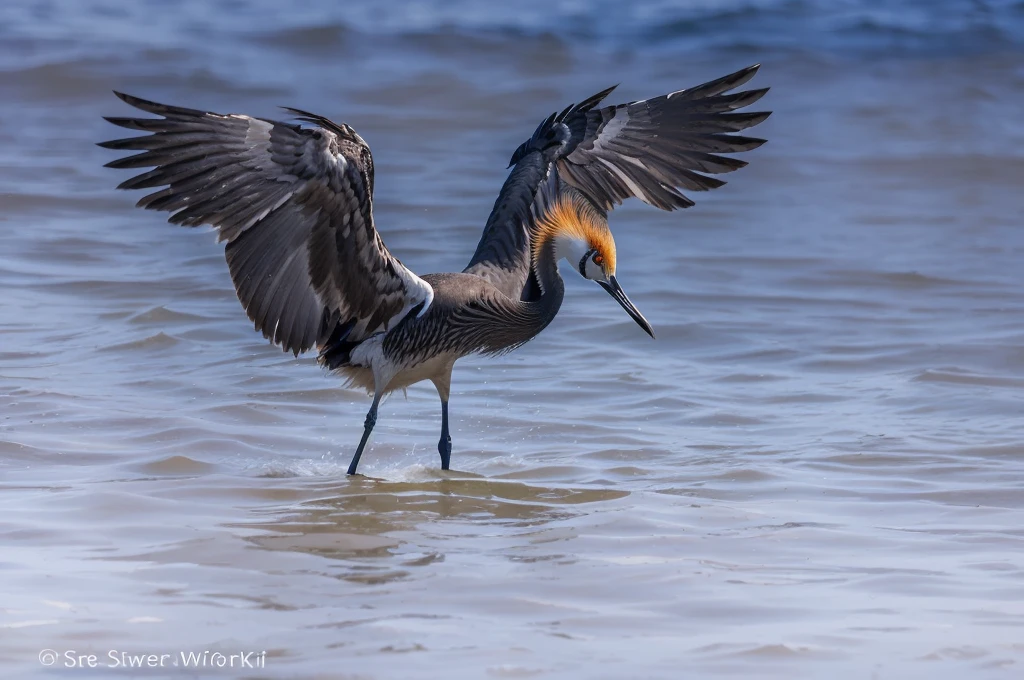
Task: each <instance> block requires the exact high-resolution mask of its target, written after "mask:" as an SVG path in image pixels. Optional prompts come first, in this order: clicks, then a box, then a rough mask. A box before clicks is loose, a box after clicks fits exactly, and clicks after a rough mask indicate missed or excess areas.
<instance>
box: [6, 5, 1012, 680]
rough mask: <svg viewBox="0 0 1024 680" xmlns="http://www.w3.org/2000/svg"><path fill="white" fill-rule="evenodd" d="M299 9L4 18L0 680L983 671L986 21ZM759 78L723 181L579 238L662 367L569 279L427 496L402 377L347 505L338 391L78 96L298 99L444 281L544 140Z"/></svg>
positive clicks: (1008, 77) (988, 329) (399, 233)
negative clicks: (751, 129) (680, 93)
mask: <svg viewBox="0 0 1024 680" xmlns="http://www.w3.org/2000/svg"><path fill="white" fill-rule="evenodd" d="M321 4H322V5H324V6H319V5H318V4H316V3H313V4H310V5H309V9H306V10H301V11H299V10H294V11H293V10H291V9H286V8H285V4H284V3H270V2H269V0H266V1H264V2H259V3H256V4H249V5H241V4H239V5H234V4H221V5H217V6H216V8H213V6H207V4H206V3H200V2H198V0H195V1H193V2H183V3H180V4H179V7H178V8H177V9H176V10H175V11H169V10H168V9H167V7H166V6H165V5H163V4H161V3H123V4H121V3H113V2H108V3H103V2H70V0H66V1H64V2H50V3H31V4H29V3H8V4H6V5H5V6H4V8H3V9H0V90H2V92H3V96H2V97H0V187H2V192H3V193H2V194H0V207H2V218H0V220H2V223H0V286H2V288H3V290H4V291H5V295H4V296H3V301H2V303H0V397H2V399H0V414H2V416H0V489H2V493H0V546H2V552H0V574H2V577H3V578H2V581H3V583H4V585H5V587H4V589H3V595H2V596H0V628H2V629H3V630H2V631H0V669H4V672H5V676H12V675H13V676H25V675H31V674H34V673H41V672H43V666H41V665H40V663H39V661H38V660H37V655H38V654H39V651H40V650H42V649H51V650H54V651H56V652H58V654H59V655H60V656H59V658H58V663H57V664H56V666H55V668H56V669H58V670H53V669H51V670H52V674H53V675H61V674H67V675H69V674H71V673H72V672H73V671H71V670H68V669H67V668H66V665H67V664H68V660H67V658H66V657H65V656H64V652H66V651H68V650H74V651H76V652H77V653H79V654H89V653H92V654H96V655H97V656H98V657H99V663H100V667H99V668H98V669H96V670H95V671H93V672H92V675H93V676H101V677H103V676H106V675H115V669H111V668H110V667H109V665H110V664H111V663H112V661H111V659H109V658H108V657H107V654H108V652H109V651H111V650H115V651H117V652H121V651H125V652H129V653H134V654H140V653H155V654H164V653H168V654H174V655H176V654H178V653H179V652H180V651H186V652H188V651H199V652H201V651H203V650H211V651H217V650H220V651H224V652H225V653H237V652H239V651H243V652H248V651H257V652H259V651H263V650H266V653H267V654H266V657H265V667H264V668H262V669H259V668H257V669H244V670H239V669H237V668H236V669H234V670H230V669H228V670H219V671H217V673H218V674H219V675H225V674H227V675H228V676H233V675H249V676H259V677H266V676H269V677H310V676H312V675H314V674H317V673H319V674H321V676H322V677H360V678H386V677H403V678H420V677H422V678H429V677H437V676H438V675H439V674H440V673H441V672H442V671H443V673H444V675H445V677H448V678H479V677H497V678H506V677H507V678H515V677H588V678H621V677H658V678H670V677H672V678H674V677H682V676H684V675H685V676H687V677H737V678H748V677H786V678H792V677H822V676H824V675H825V674H829V675H830V676H832V677H837V678H847V677H849V678H866V677H876V678H907V677H921V678H923V677H928V678H963V677H972V678H976V677H977V678H980V677H1016V676H1017V675H1019V674H1020V672H1021V670H1020V668H1021V664H1022V663H1024V642H1022V638H1021V635H1020V631H1021V630H1022V628H1021V626H1024V560H1022V552H1021V550H1022V543H1024V528H1022V526H1024V521H1022V520H1024V515H1022V509H1024V475H1022V474H1021V470H1022V463H1021V457H1022V454H1024V427H1022V424H1021V414H1022V413H1024V285H1022V284H1024V273H1022V269H1021V266H1020V263H1021V261H1022V258H1024V230H1022V228H1021V227H1022V225H1021V215H1022V211H1021V198H1020V187H1021V186H1024V123H1022V122H1021V118H1020V115H1019V113H1020V110H1021V106H1022V104H1024V52H1022V50H1021V45H1022V44H1024V41H1022V40H1021V38H1022V36H1024V30H1022V24H1024V9H1022V6H1021V5H1020V4H1019V3H1016V4H1014V3H1007V2H993V3H988V4H986V3H977V2H975V3H967V2H947V3H906V4H905V5H903V6H901V7H900V8H899V9H891V8H890V7H889V5H888V4H887V3H882V2H870V1H867V0H864V1H862V2H849V3H835V4H833V3H824V2H822V3H816V2H798V3H791V2H772V1H770V0H765V1H764V2H732V3H724V4H722V5H716V4H714V3H704V2H690V3H682V4H669V3H655V4H653V5H646V6H643V7H634V8H632V9H630V8H628V7H626V5H625V4H624V3H615V4H612V3H598V4H596V5H594V6H586V5H576V4H574V3H568V2H555V3H547V2H545V3H532V4H531V3H527V4H526V5H525V6H524V7H523V8H521V9H518V10H517V11H512V10H511V9H509V10H495V9H484V8H483V7H484V6H480V5H471V4H469V3H454V4H440V3H438V4H434V3H430V2H426V3H413V2H406V3H400V4H396V5H394V6H393V7H392V9H391V10H390V11H387V12H381V11H379V10H376V9H374V5H370V4H367V5H366V6H358V7H348V8H347V10H346V13H345V14H343V13H342V12H341V10H340V9H338V8H335V7H333V4H332V3H321ZM329 4H330V5H331V6H327V5H329ZM510 7H511V6H510ZM753 62H762V63H763V64H764V66H763V68H762V71H761V73H760V74H759V75H758V77H757V79H756V80H755V81H754V83H753V84H754V85H757V86H763V85H770V86H772V91H771V92H770V93H769V95H768V96H767V97H765V99H764V100H762V101H763V105H764V108H768V109H771V110H773V111H775V114H774V115H773V117H772V118H770V119H769V120H768V121H767V122H766V123H764V124H763V125H762V126H760V127H759V128H757V132H758V133H760V134H761V135H763V136H765V137H767V138H768V139H769V140H770V142H769V144H767V145H765V146H764V147H762V148H761V149H759V150H757V151H755V152H752V153H750V154H747V155H746V156H745V158H746V159H747V160H749V161H751V165H750V166H749V167H748V168H745V169H744V170H742V171H740V172H738V173H735V174H734V175H732V176H731V177H729V178H728V179H729V180H730V182H729V184H728V185H727V186H726V187H723V188H722V189H719V190H718V191H715V192H712V193H709V194H705V195H696V196H693V198H695V199H696V200H697V206H696V207H694V208H692V209H690V210H687V211H683V212H680V213H672V214H662V213H659V212H657V211H655V210H653V209H650V208H648V207H647V206H644V205H639V204H636V202H631V203H630V204H627V205H626V206H623V207H622V208H620V209H618V210H616V211H615V212H614V213H613V215H612V218H611V221H612V227H613V230H614V231H615V234H616V238H617V242H618V249H619V278H620V280H621V281H622V283H623V285H624V287H625V288H626V290H627V291H628V292H629V294H630V296H631V298H632V299H633V300H634V302H636V303H637V305H638V307H639V308H640V309H641V310H642V311H643V312H644V313H645V314H646V316H647V317H648V318H649V319H650V320H651V322H652V323H653V324H654V326H655V329H656V331H657V334H658V339H657V341H654V342H652V341H651V340H650V339H649V338H647V337H646V336H645V335H644V334H643V333H642V332H641V331H640V330H639V329H638V328H637V327H636V326H635V325H634V324H633V322H632V321H631V320H630V319H629V318H628V317H627V316H626V315H625V314H623V313H622V311H621V310H620V309H619V308H618V306H617V305H616V304H615V303H614V302H613V301H611V300H610V299H608V296H607V295H605V294H604V293H603V292H602V291H600V290H599V289H597V288H596V287H593V286H591V285H590V284H588V283H587V282H584V281H582V280H581V279H579V277H575V276H574V275H573V274H572V272H571V271H570V268H566V269H565V276H566V279H567V289H568V290H567V295H566V301H565V304H564V306H563V308H562V311H561V312H560V314H559V316H558V318H557V319H556V320H555V321H554V323H553V324H552V325H551V327H550V328H549V329H548V330H546V331H545V332H544V333H543V334H541V335H540V336H539V337H538V338H537V339H536V340H534V341H533V342H531V343H529V344H528V345H526V346H525V347H523V348H522V349H520V350H518V351H517V352H515V353H513V354H510V355H508V356H505V357H501V358H498V359H491V360H482V359H468V360H464V361H462V362H461V363H460V364H459V365H458V366H457V368H456V374H455V380H454V386H453V397H452V404H451V409H452V425H453V432H452V437H453V440H454V455H453V466H454V467H455V468H457V470H453V471H452V472H450V473H442V472H441V471H439V470H438V469H437V466H438V457H437V453H436V441H437V434H438V428H439V420H440V417H439V416H440V414H439V408H438V403H437V397H436V394H435V393H434V391H433V388H432V387H430V386H429V385H427V386H422V385H421V386H417V387H414V388H412V389H410V390H409V394H408V398H407V399H404V398H403V397H402V395H400V394H399V395H396V396H394V397H393V398H391V399H390V400H388V401H387V402H385V404H384V406H383V407H382V409H381V414H380V420H379V422H378V426H377V429H376V431H375V434H374V439H373V443H372V447H371V448H370V450H369V451H368V453H367V454H366V455H365V456H364V458H363V464H362V467H361V471H362V472H364V473H365V474H366V475H368V477H367V478H359V479H347V478H345V476H344V470H345V467H346V466H347V464H348V459H349V456H350V455H351V452H352V449H353V447H354V445H355V443H356V441H357V440H358V435H359V433H360V430H361V424H362V420H363V417H364V414H365V411H366V408H367V406H368V400H367V399H366V397H365V396H364V395H362V394H360V393H358V392H353V391H348V390H344V389H341V388H340V387H339V385H338V383H337V381H336V380H334V379H332V378H330V377H326V376H324V375H323V374H322V373H321V371H320V369H318V368H317V366H316V363H315V360H314V359H313V358H312V357H301V358H299V359H294V358H292V357H291V356H290V355H285V354H282V353H281V352H280V351H279V350H277V349H275V348H273V347H271V346H268V345H267V344H266V343H265V342H264V341H263V339H262V338H261V337H260V336H259V334H257V333H254V332H253V331H252V329H251V327H250V326H249V324H248V323H247V321H246V319H245V316H244V313H243V312H242V310H241V308H240V306H239V304H238V302H237V300H236V299H235V296H234V293H233V290H232V287H231V283H230V280H229V278H228V274H227V270H226V267H225V266H224V262H223V256H222V254H221V253H220V250H219V249H218V247H216V246H215V245H214V244H213V241H214V237H213V235H212V233H211V232H209V231H207V230H205V229H198V230H191V231H190V230H184V229H181V228H177V227H172V226H169V225H167V224H166V223H165V222H164V217H165V216H164V215H162V214H157V213H146V212H142V211H138V210H136V209H134V208H133V207H132V204H133V203H134V201H135V200H137V199H138V198H139V197H140V195H128V194H122V193H117V192H114V191H113V186H115V185H116V184H117V183H118V182H119V181H121V180H122V179H124V178H125V177H126V176H127V173H125V172H115V171H111V170H105V169H103V168H102V167H101V166H102V164H103V163H104V162H106V161H108V160H111V158H113V157H114V154H112V153H111V152H107V151H104V150H102V149H99V148H96V147H95V146H93V144H94V143H95V142H97V141H101V140H104V139H110V138H112V137H116V136H118V135H119V132H118V130H117V129H116V128H113V127H112V126H109V125H107V124H106V123H104V122H103V121H102V120H101V118H100V116H101V115H124V114H125V113H126V111H127V108H126V107H124V106H123V105H122V104H120V103H119V102H118V101H117V100H116V99H114V98H113V97H112V96H111V95H110V94H109V90H110V89H112V88H117V89H123V90H126V91H128V92H131V93H135V94H138V95H140V96H144V97H149V98H153V99H157V100H163V101H168V102H172V103H179V104H183V105H186V106H194V107H202V108H209V109H213V110H221V111H240V112H246V113H252V114H256V115H264V116H275V115H278V114H277V112H276V110H275V108H274V107H275V106H277V105H279V104H282V105H294V106H298V107H301V108H305V109H309V110H313V111H317V112H322V113H324V114H325V115H328V116H331V117H334V118H337V119H340V120H345V121H346V122H348V123H350V124H352V125H353V126H354V127H355V128H356V129H357V130H359V132H360V133H361V134H362V135H363V136H364V137H365V138H366V139H367V141H368V142H369V143H370V145H371V146H372V148H373V150H374V154H375V161H376V166H377V181H376V189H377V199H376V203H375V207H376V213H377V221H378V225H379V227H380V229H381V231H382V233H383V235H384V238H385V240H386V241H387V243H388V245H389V247H390V248H391V249H392V250H393V251H394V252H395V253H396V254H398V255H399V256H400V257H401V258H402V259H403V261H404V262H405V263H406V264H407V265H409V266H410V267H411V268H412V269H413V270H415V271H418V272H421V273H427V272H431V271H446V270H459V269H461V268H462V267H463V266H464V264H465V262H466V261H467V260H468V258H469V255H470V254H471V252H472V250H473V248H474V246H475V244H476V241H477V239H478V237H479V230H480V227H481V225H482V224H483V221H484V219H485V218H486V215H487V213H488V211H489V209H490V207H491V204H492V202H493V200H494V197H495V195H496V192H497V190H498V188H499V187H500V185H501V182H502V181H503V179H504V176H505V172H506V170H504V166H505V164H506V162H507V159H508V157H509V155H510V154H511V152H512V150H513V149H514V148H515V147H516V146H517V145H518V144H519V142H521V141H522V140H523V139H524V138H525V136H527V135H529V134H530V132H532V130H533V128H534V127H535V125H536V123H537V122H538V121H539V120H541V119H542V118H543V117H544V116H546V115H547V114H548V113H550V112H551V111H552V110H555V109H560V108H562V107H563V106H564V105H565V104H567V103H569V102H571V101H573V100H578V99H580V98H582V97H585V96H587V95H589V94H592V93H593V92H595V91H597V90H599V89H602V88H603V87H606V86H607V85H608V84H610V83H614V82H621V83H622V84H621V85H620V87H619V90H618V91H617V92H616V93H615V94H614V95H613V99H615V100H616V101H623V100H628V99H637V98H643V97H647V96H652V95H656V94H660V93H663V92H665V91H669V90H674V89H678V88H680V87H684V86H688V85H692V84H696V83H699V82H701V81H702V80H703V79H706V78H711V77H716V76H718V75H722V74H724V73H726V72H729V71H731V70H735V69H737V68H740V67H743V66H746V65H747V64H749V63H753ZM116 670H117V671H118V673H119V674H120V675H119V677H124V676H125V672H124V669H116ZM182 670H183V669H182V668H180V667H178V668H164V669H163V670H160V669H147V670H146V671H145V672H144V673H141V674H144V675H145V676H146V677H158V676H160V675H163V674H169V675H181V674H182ZM207 670H210V669H209V668H207ZM58 671H59V672H58ZM193 672H194V671H193ZM210 672H211V674H212V672H213V671H212V670H211V671H210Z"/></svg>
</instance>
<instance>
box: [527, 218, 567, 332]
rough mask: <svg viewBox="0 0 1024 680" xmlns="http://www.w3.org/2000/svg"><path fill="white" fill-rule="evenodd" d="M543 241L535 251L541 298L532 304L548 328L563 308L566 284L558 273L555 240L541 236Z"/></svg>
mask: <svg viewBox="0 0 1024 680" xmlns="http://www.w3.org/2000/svg"><path fill="white" fill-rule="evenodd" d="M541 238H542V239H543V240H542V241H541V242H540V243H539V244H538V246H537V248H535V249H534V256H533V263H532V264H533V274H534V276H535V277H536V278H537V283H538V284H539V285H540V291H541V294H540V298H539V299H538V300H536V301H535V302H533V303H531V304H533V305H536V311H537V313H538V314H540V315H541V316H542V317H543V318H544V325H545V326H546V325H547V324H548V323H550V321H551V320H552V319H554V318H555V314H557V313H558V309H559V307H561V306H562V298H563V297H564V296H565V283H564V282H563V281H562V277H561V276H560V275H559V273H558V250H557V248H556V244H555V239H554V238H552V237H545V236H541Z"/></svg>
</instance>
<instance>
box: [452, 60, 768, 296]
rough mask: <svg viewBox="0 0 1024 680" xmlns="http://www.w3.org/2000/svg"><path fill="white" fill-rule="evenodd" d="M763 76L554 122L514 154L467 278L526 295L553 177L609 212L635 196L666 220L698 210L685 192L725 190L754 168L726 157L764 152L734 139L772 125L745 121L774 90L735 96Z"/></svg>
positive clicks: (734, 77) (576, 112) (729, 79)
mask: <svg viewBox="0 0 1024 680" xmlns="http://www.w3.org/2000/svg"><path fill="white" fill-rule="evenodd" d="M758 68H759V65H754V66H750V67H748V68H745V69H743V70H741V71H737V72H736V73H733V74H731V75H727V76H725V77H723V78H719V79H717V80H713V81H711V82H708V83H704V84H703V85H699V86H697V87H694V88H691V89H688V90H680V91H678V92H673V93H671V94H666V95H663V96H661V97H656V98H654V99H646V100H643V101H637V102H632V103H630V104H620V105H618V106H608V107H604V108H597V106H598V104H600V102H601V101H602V100H603V99H604V98H605V97H606V96H608V94H610V93H611V91H612V90H613V89H614V88H609V89H607V90H604V91H603V92H599V93H598V94H596V95H594V96H593V97H590V98H589V99H587V100H585V101H583V102H581V103H579V104H576V105H573V106H570V107H568V108H566V109H565V110H564V111H562V112H561V113H559V114H552V115H551V116H550V117H548V118H547V119H546V120H545V121H544V122H543V123H541V124H540V126H539V127H538V128H537V130H536V132H534V134H533V136H532V137H531V138H530V139H529V140H527V141H526V142H524V143H523V144H522V145H520V147H519V148H518V149H516V152H515V153H514V154H513V156H512V161H511V162H510V163H509V165H510V166H515V167H514V168H513V170H512V173H511V174H510V175H509V177H508V179H507V180H506V182H505V185H504V186H503V187H502V190H501V193H500V194H499V196H498V200H497V201H496V202H495V204H494V209H493V210H492V211H491V215H490V217H489V218H488V220H487V224H486V226H485V227H484V233H483V236H482V237H481V239H480V243H479V245H478V246H477V250H476V252H475V253H474V255H473V259H472V260H471V261H470V263H469V266H468V267H467V269H466V271H467V272H471V273H475V274H478V275H481V276H484V277H485V278H488V279H490V280H491V281H492V282H494V283H495V284H496V285H499V287H503V288H504V289H505V290H506V293H508V294H511V292H510V291H511V290H512V289H514V288H516V286H517V285H518V287H519V288H520V289H521V288H522V287H523V285H524V284H525V282H526V279H527V277H528V272H529V235H528V227H527V220H526V219H525V217H526V215H528V214H529V211H530V206H531V205H532V204H533V203H534V200H535V199H536V197H537V190H538V188H539V186H540V184H541V182H543V180H544V179H545V178H546V177H547V174H548V173H549V172H550V171H551V170H552V168H553V169H554V170H555V172H557V173H558V176H559V178H560V179H561V180H563V181H564V182H566V183H567V184H569V185H571V186H573V187H575V188H576V189H578V190H579V191H581V192H582V193H583V194H584V195H585V196H586V197H587V198H588V199H589V200H590V201H591V202H592V203H593V204H594V206H596V207H598V208H600V209H602V210H610V209H611V208H613V207H615V206H616V205H618V204H619V203H621V202H622V201H623V200H625V199H627V198H629V197H633V196H635V197H636V198H639V199H640V200H642V201H644V202H645V203H648V204H650V205H653V206H654V207H656V208H661V209H662V210H675V209H676V208H688V207H689V206H691V205H693V201H691V200H690V199H689V198H687V197H686V196H685V195H684V194H683V193H682V192H683V190H687V191H707V190H708V189H714V188H717V187H720V186H722V185H723V184H725V182H724V181H722V180H720V179H717V178H715V177H709V176H708V175H715V174H720V173H726V172H732V171H733V170H737V169H739V168H742V167H743V166H745V165H746V164H747V163H746V162H745V161H742V160H738V159H735V158H731V157H728V156H723V155H721V154H734V153H738V152H741V151H749V150H750V149H755V148H757V147H759V146H760V145H761V144H763V143H764V140H763V139H756V138H753V137H744V136H741V135H736V134H732V133H735V132H739V131H741V130H745V129H747V128H749V127H753V126H754V125H757V124H758V123H760V122H762V121H763V120H764V119H766V118H767V117H768V116H769V115H771V114H770V112H757V113H735V111H737V110H738V109H742V108H744V107H746V106H749V105H750V104H753V103H754V102H756V101H757V100H758V99H760V98H761V97H762V96H764V94H765V92H767V91H768V89H767V88H764V89H759V90H747V91H743V92H737V93H733V94H729V92H730V91H731V90H734V89H736V88H737V87H740V86H741V85H743V84H744V83H746V82H747V81H749V80H750V79H751V78H753V77H754V74H755V73H757V69H758ZM515 295H516V296H518V295H519V293H518V292H516V293H515Z"/></svg>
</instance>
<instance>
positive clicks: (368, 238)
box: [100, 93, 433, 354]
mask: <svg viewBox="0 0 1024 680" xmlns="http://www.w3.org/2000/svg"><path fill="white" fill-rule="evenodd" d="M115 94H117V96H118V97H120V98H121V99H122V100H123V101H125V102H127V103H128V104H130V105H132V106H134V107H136V108H138V109H142V110H143V111H147V112H149V113H154V114H157V115H160V116H163V117H162V118H107V120H108V121H110V122H111V123H113V124H114V125H119V126H121V127H124V128H128V129H131V130H143V131H145V132H149V133H152V134H149V135H143V136H139V137H131V138H129V139H119V140H114V141H111V142H104V143H101V144H100V146H102V147H105V148H108V149H119V150H120V149H133V150H139V151H143V153H140V154H136V155H133V156H128V157H126V158H121V159H118V160H115V161H112V162H110V163H108V164H107V166H108V167H112V168H148V167H153V168H154V169H152V170H150V171H149V172H145V173H143V174H141V175H137V176H135V177H132V178H131V179H129V180H126V181H125V182H122V183H121V184H120V186H118V188H119V189H143V188H152V187H166V188H164V189H161V190H159V191H157V192H155V193H151V194H149V195H147V196H145V197H143V198H142V199H141V200H140V201H139V202H138V206H139V207H143V208H146V209H149V210H165V211H168V212H172V213H173V214H172V215H171V216H170V217H169V218H168V221H169V222H171V223H172V224H181V225H184V226H198V225H201V224H209V225H212V226H214V227H216V228H217V229H218V240H220V241H225V242H226V246H225V256H226V258H227V262H228V268H229V269H230V271H231V278H232V280H233V281H234V284H235V290H236V292H237V293H238V298H239V300H240V301H241V302H242V305H243V306H244V307H245V311H246V313H247V314H248V315H249V318H250V319H251V320H252V321H253V322H254V323H255V325H256V328H257V329H258V330H260V331H262V332H263V335H264V336H265V337H266V338H268V339H270V340H272V341H273V342H274V343H276V344H278V345H280V346H281V347H283V348H284V349H285V350H287V351H291V352H294V353H295V354H298V353H299V352H303V351H305V350H308V349H310V348H311V347H313V346H314V345H316V344H320V343H323V342H324V341H325V340H326V339H327V338H328V337H329V336H330V335H331V333H332V332H333V331H334V329H335V328H337V327H338V326H339V325H343V326H345V327H346V330H347V332H348V335H349V336H350V337H352V338H353V339H355V338H358V337H365V336H367V335H370V334H372V333H374V332H376V331H378V330H383V329H386V328H390V327H391V326H393V325H394V324H395V323H397V321H398V320H400V319H401V318H402V317H404V316H405V315H406V314H407V313H408V312H409V311H410V310H412V309H413V308H415V307H417V306H420V305H422V306H421V307H420V313H422V312H423V311H425V309H426V307H427V306H429V305H430V302H431V300H432V299H433V289H432V288H431V287H430V284H428V283H427V282H426V281H424V280H422V279H421V278H419V277H418V276H416V275H415V274H413V273H412V272H411V271H409V270H408V269H406V268H405V267H404V266H403V265H402V263H401V262H399V261H398V259H397V258H396V257H394V256H393V255H392V254H391V253H390V252H388V249H387V247H386V246H385V245H384V242H383V241H382V240H381V238H380V235H379V234H378V233H377V231H376V229H375V228H374V224H373V202H372V195H373V158H372V156H371V155H370V149H369V147H368V146H367V145H366V143H365V142H364V141H363V140H362V138H361V137H359V135H357V134H356V133H355V131H354V130H352V128H350V127H349V126H347V125H344V124H342V125H338V124H336V123H333V122H331V121H329V120H327V119H326V118H323V117H321V116H316V115H313V114H309V113H306V112H304V111H299V110H297V109H289V110H290V111H291V112H292V113H294V114H296V118H297V119H298V120H301V121H303V122H305V123H308V124H310V127H304V126H301V125H293V124H287V123H279V122H275V121H272V120H265V119H261V118H252V117H249V116H243V115H235V114H230V115H221V114H217V113H208V112H204V111H196V110H193V109H185V108H179V107H175V106H165V105H163V104H156V103H153V102H149V101H145V100H143V99H138V98H136V97H130V96H128V95H124V94H120V93H115Z"/></svg>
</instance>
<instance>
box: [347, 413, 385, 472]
mask: <svg viewBox="0 0 1024 680" xmlns="http://www.w3.org/2000/svg"><path fill="white" fill-rule="evenodd" d="M379 403H380V397H379V396H374V397H373V403H372V404H371V405H370V411H369V413H367V414H366V421H365V422H364V423H363V438H362V439H360V440H359V448H357V449H356V455H354V456H352V462H351V463H349V464H348V474H350V475H354V474H356V468H357V467H359V457H360V456H361V455H363V448H364V447H365V446H366V441H367V440H368V439H369V438H370V433H371V432H372V431H373V426H374V425H376V424H377V404H379Z"/></svg>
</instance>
